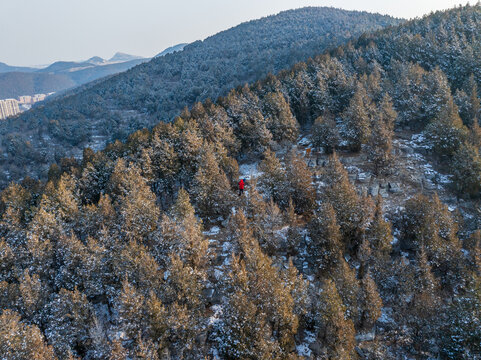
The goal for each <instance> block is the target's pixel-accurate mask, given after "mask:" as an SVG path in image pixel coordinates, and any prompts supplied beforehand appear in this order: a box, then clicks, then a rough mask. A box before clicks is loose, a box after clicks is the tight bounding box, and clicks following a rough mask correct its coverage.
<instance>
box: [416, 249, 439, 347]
mask: <svg viewBox="0 0 481 360" xmlns="http://www.w3.org/2000/svg"><path fill="white" fill-rule="evenodd" d="M417 260H418V261H417V269H416V274H415V278H414V286H415V288H414V289H415V290H414V294H413V299H412V301H411V304H410V307H409V309H408V311H409V313H410V315H411V318H409V320H408V322H409V326H410V328H411V331H412V340H413V343H414V348H415V349H417V350H425V351H426V350H428V349H429V342H430V339H431V338H432V337H434V336H435V334H436V332H437V331H438V328H437V324H439V322H440V320H441V319H440V318H439V313H444V311H442V309H441V308H440V306H441V300H440V297H439V283H438V281H437V280H436V278H435V277H434V275H433V274H432V271H431V266H430V264H429V262H428V259H427V256H426V253H425V252H424V249H421V251H420V253H419V255H418V259H417Z"/></svg>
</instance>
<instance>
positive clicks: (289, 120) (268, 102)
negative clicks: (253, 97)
mask: <svg viewBox="0 0 481 360" xmlns="http://www.w3.org/2000/svg"><path fill="white" fill-rule="evenodd" d="M263 112H264V115H265V117H266V121H267V128H268V129H269V131H270V132H271V133H272V139H273V140H274V141H277V142H278V143H294V142H295V141H296V140H297V136H298V134H299V124H298V123H297V120H296V118H295V117H294V116H293V115H292V113H291V109H290V108H289V105H288V103H287V101H286V99H285V98H284V95H282V93H280V92H272V93H268V94H267V95H266V96H265V97H264V99H263Z"/></svg>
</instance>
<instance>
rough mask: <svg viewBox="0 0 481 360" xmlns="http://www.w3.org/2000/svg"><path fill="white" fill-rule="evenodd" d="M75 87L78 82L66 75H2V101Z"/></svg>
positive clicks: (0, 79) (0, 91)
mask: <svg viewBox="0 0 481 360" xmlns="http://www.w3.org/2000/svg"><path fill="white" fill-rule="evenodd" d="M75 85H76V82H75V81H74V80H73V79H72V78H71V77H69V76H68V75H65V74H42V73H33V72H32V73H25V72H21V73H20V72H8V73H2V74H0V99H6V98H16V97H18V96H21V95H33V94H46V93H50V92H57V91H61V90H65V89H68V88H71V87H73V86H75Z"/></svg>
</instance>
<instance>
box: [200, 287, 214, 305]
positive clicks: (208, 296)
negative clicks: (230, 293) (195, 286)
mask: <svg viewBox="0 0 481 360" xmlns="http://www.w3.org/2000/svg"><path fill="white" fill-rule="evenodd" d="M202 296H203V297H204V299H205V300H206V301H207V302H211V301H212V298H213V297H214V289H213V288H206V289H204V290H202Z"/></svg>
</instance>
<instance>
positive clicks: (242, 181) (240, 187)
mask: <svg viewBox="0 0 481 360" xmlns="http://www.w3.org/2000/svg"><path fill="white" fill-rule="evenodd" d="M239 190H244V179H241V181H239Z"/></svg>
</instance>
